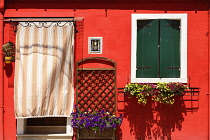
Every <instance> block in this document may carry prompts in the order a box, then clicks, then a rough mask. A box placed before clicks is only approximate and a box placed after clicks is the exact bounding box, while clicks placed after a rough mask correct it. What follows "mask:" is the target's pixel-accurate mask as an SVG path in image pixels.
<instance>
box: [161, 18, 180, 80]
mask: <svg viewBox="0 0 210 140" xmlns="http://www.w3.org/2000/svg"><path fill="white" fill-rule="evenodd" d="M179 77H180V21H179V20H165V19H161V20H160V78H179Z"/></svg>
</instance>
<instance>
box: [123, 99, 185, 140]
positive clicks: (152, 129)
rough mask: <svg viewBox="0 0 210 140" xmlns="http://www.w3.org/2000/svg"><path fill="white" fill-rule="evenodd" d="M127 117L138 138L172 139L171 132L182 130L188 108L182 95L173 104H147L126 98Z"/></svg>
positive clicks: (141, 139)
mask: <svg viewBox="0 0 210 140" xmlns="http://www.w3.org/2000/svg"><path fill="white" fill-rule="evenodd" d="M125 101H126V103H127V105H126V106H125V112H126V113H125V114H124V115H125V117H126V118H127V119H128V121H129V123H130V125H129V127H130V134H131V135H135V138H136V139H137V140H145V139H162V140H171V133H172V132H174V131H175V130H176V129H177V130H179V131H181V129H182V123H183V121H184V116H186V110H185V105H184V101H183V100H182V97H177V99H176V100H175V103H174V104H173V105H164V104H155V103H154V102H152V101H148V103H147V104H146V105H141V104H138V103H137V99H135V98H126V99H125Z"/></svg>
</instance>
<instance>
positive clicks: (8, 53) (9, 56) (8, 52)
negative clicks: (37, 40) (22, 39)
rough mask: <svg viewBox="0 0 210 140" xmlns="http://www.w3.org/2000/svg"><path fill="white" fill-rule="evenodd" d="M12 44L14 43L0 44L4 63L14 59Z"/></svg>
mask: <svg viewBox="0 0 210 140" xmlns="http://www.w3.org/2000/svg"><path fill="white" fill-rule="evenodd" d="M14 46H15V44H14V43H12V42H7V43H6V44H4V45H2V50H3V52H4V60H5V63H6V64H9V63H11V62H12V61H13V60H14V54H15V48H14Z"/></svg>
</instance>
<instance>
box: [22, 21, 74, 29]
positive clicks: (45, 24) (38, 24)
mask: <svg viewBox="0 0 210 140" xmlns="http://www.w3.org/2000/svg"><path fill="white" fill-rule="evenodd" d="M67 24H69V25H71V24H73V22H71V21H65V22H61V21H53V22H48V21H43V22H24V24H23V23H21V22H19V25H21V26H23V27H31V26H33V25H34V26H36V27H37V28H42V27H44V28H49V27H50V26H52V25H54V26H58V27H63V26H65V25H67Z"/></svg>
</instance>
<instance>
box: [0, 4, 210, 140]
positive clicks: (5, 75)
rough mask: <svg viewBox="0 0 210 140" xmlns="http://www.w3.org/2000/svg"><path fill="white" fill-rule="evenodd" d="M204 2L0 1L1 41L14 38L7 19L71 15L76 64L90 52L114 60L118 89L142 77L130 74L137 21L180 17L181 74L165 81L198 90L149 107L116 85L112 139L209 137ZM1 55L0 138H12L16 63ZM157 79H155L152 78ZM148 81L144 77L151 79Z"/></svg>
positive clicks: (209, 62)
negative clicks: (95, 44)
mask: <svg viewBox="0 0 210 140" xmlns="http://www.w3.org/2000/svg"><path fill="white" fill-rule="evenodd" d="M209 7H210V3H209V1H208V0H172V1H170V2H169V1H165V0H158V1H152V0H149V1H144V0H132V1H127V0H122V1H118V0H108V1H103V0H100V1H91V2H90V1H87V0H71V1H67V0H60V1H50V0H42V1H40V0H22V1H20V0H7V1H3V0H1V2H0V8H1V15H0V16H1V18H0V38H1V39H0V44H1V45H3V44H5V43H6V42H9V41H10V42H13V43H15V41H16V40H15V38H16V33H15V32H14V30H15V26H14V25H13V23H14V22H10V20H11V19H13V20H14V19H16V18H19V19H26V18H30V19H33V18H72V19H74V20H75V29H76V33H75V46H74V58H75V60H74V61H75V64H76V62H77V61H79V60H81V59H84V58H89V57H105V58H109V59H112V60H114V61H115V62H116V89H118V88H123V87H124V86H125V85H126V84H127V83H129V82H141V81H143V79H140V81H138V79H137V80H134V79H135V78H134V77H133V76H132V75H133V71H132V67H133V62H132V61H133V54H135V52H132V51H134V50H133V49H132V48H133V46H135V43H134V42H135V40H136V39H135V37H134V36H135V35H136V33H135V30H136V28H135V27H134V26H136V25H135V23H136V20H139V19H172V20H173V19H181V20H182V21H183V22H181V25H180V26H181V29H180V32H181V33H180V36H181V38H182V40H181V41H180V42H181V47H182V49H181V50H180V52H181V57H180V62H181V66H180V67H181V77H180V79H178V80H174V79H169V80H168V81H167V80H166V81H164V82H174V81H175V82H184V83H186V84H187V85H188V86H189V87H197V88H199V93H200V94H197V95H198V96H190V97H192V98H191V100H190V101H189V102H187V101H184V107H183V104H178V103H177V104H176V106H173V107H171V108H169V107H162V108H158V107H156V108H152V109H151V108H149V107H147V106H142V105H139V104H137V103H136V102H134V101H135V100H134V99H127V98H126V97H125V96H124V94H121V93H120V92H118V90H117V92H116V97H117V100H116V106H117V108H116V110H117V115H119V114H123V123H122V125H121V126H120V127H119V128H117V131H116V139H117V140H118V139H119V140H120V139H122V140H128V139H130V140H135V139H137V140H144V139H172V140H208V139H209V137H210V121H209V118H210V116H209V115H210V112H209V107H210V98H209V92H210V72H209V69H210V49H209V48H210V37H209V31H210V14H209V13H210V9H209ZM180 15H181V16H180ZM182 15H184V16H183V17H182ZM144 16H145V17H144ZM150 16H152V17H150ZM164 16H166V17H164ZM142 17H144V18H142ZM171 17H172V18H171ZM90 37H92V38H97V39H98V38H100V39H101V40H102V45H101V46H102V48H101V52H100V53H90V52H89V51H90V50H89V48H88V45H89V42H88V41H89V38H90ZM151 41H152V40H151ZM183 48H184V49H183ZM151 57H153V56H151ZM1 59H2V61H1V62H0V67H1V70H0V73H1V75H0V78H1V80H0V107H1V108H0V139H1V140H15V139H17V136H16V135H17V129H18V126H17V125H18V124H17V123H16V119H15V115H14V76H15V75H14V66H15V62H12V64H10V65H8V64H5V62H4V61H3V55H1ZM75 69H76V68H75ZM134 69H135V68H134ZM182 70H183V71H182ZM134 71H135V70H134ZM75 79H76V74H75ZM160 79H161V78H158V80H157V78H156V80H157V81H155V82H158V81H159V80H160ZM150 80H151V79H150ZM150 80H148V81H147V80H146V81H144V82H150V83H154V81H153V80H151V81H150ZM75 85H76V83H75ZM189 109H190V110H189ZM154 112H156V113H154ZM157 112H158V113H157ZM69 138H71V137H69ZM73 138H74V137H73Z"/></svg>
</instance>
